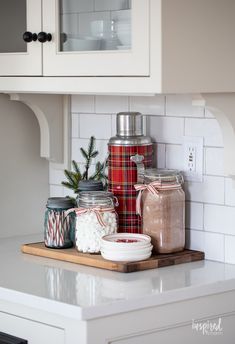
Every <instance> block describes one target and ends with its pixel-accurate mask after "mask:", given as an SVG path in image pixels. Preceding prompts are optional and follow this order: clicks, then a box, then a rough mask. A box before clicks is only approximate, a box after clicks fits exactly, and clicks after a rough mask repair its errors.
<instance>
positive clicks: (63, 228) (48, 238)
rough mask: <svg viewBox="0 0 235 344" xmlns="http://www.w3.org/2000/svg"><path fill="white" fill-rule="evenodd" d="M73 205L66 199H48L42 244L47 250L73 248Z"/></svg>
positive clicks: (74, 217) (74, 216)
mask: <svg viewBox="0 0 235 344" xmlns="http://www.w3.org/2000/svg"><path fill="white" fill-rule="evenodd" d="M71 208H74V203H73V201H72V200H71V199H70V198H67V197H52V198H48V201H47V206H46V212H45V220H44V242H45V246H46V247H49V248H69V247H72V246H73V240H72V237H73V236H74V232H75V219H76V215H75V212H71V213H69V214H68V213H67V211H68V210H69V209H71Z"/></svg>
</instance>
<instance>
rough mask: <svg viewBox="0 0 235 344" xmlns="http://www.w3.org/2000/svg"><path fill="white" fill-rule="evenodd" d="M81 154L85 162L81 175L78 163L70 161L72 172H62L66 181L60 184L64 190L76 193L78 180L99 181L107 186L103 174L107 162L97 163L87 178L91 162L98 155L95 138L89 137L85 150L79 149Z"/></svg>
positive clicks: (105, 176)
mask: <svg viewBox="0 0 235 344" xmlns="http://www.w3.org/2000/svg"><path fill="white" fill-rule="evenodd" d="M80 151H81V154H82V156H83V158H84V160H85V170H84V172H83V173H82V172H81V169H80V167H79V166H78V163H77V162H76V161H75V160H73V161H72V171H68V170H64V174H65V177H66V178H67V181H63V182H62V183H61V184H62V185H63V186H65V187H66V188H69V189H71V190H74V192H75V193H77V192H78V184H79V182H80V180H84V179H85V180H87V179H93V180H101V181H102V182H103V184H104V186H105V187H106V186H107V179H108V177H107V175H106V174H105V170H106V167H107V161H105V162H103V163H101V162H99V161H98V162H97V163H96V165H95V172H94V173H93V175H91V176H90V177H89V174H88V173H89V169H90V167H91V163H92V160H93V159H94V158H96V157H97V156H98V154H99V152H98V150H96V149H95V137H94V136H91V138H90V141H89V144H88V147H87V150H85V149H84V148H82V147H81V148H80Z"/></svg>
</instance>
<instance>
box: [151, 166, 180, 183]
mask: <svg viewBox="0 0 235 344" xmlns="http://www.w3.org/2000/svg"><path fill="white" fill-rule="evenodd" d="M144 181H145V182H146V183H151V182H153V181H159V182H160V183H177V184H183V182H184V179H183V175H182V174H181V173H180V171H178V170H168V169H156V168H147V169H146V170H145V171H144Z"/></svg>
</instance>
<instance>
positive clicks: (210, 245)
mask: <svg viewBox="0 0 235 344" xmlns="http://www.w3.org/2000/svg"><path fill="white" fill-rule="evenodd" d="M204 240H205V258H206V259H210V260H216V261H219V262H223V261H224V235H222V234H215V233H207V232H205V237H204Z"/></svg>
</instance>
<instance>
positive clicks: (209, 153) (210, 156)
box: [205, 148, 224, 176]
mask: <svg viewBox="0 0 235 344" xmlns="http://www.w3.org/2000/svg"><path fill="white" fill-rule="evenodd" d="M205 173H206V174H209V175H217V176H223V175H224V149H223V148H205Z"/></svg>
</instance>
